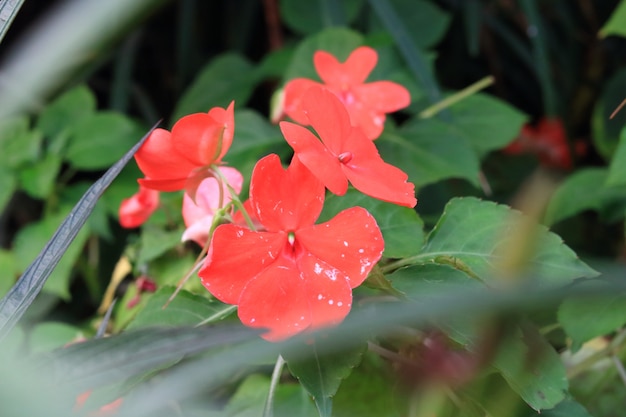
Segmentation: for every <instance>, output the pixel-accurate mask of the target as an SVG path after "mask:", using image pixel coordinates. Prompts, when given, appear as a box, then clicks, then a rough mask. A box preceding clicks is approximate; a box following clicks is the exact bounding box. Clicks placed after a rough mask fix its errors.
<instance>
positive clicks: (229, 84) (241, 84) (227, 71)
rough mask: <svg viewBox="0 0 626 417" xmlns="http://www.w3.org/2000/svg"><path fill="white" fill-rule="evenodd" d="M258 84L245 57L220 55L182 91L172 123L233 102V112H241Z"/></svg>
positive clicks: (253, 71)
mask: <svg viewBox="0 0 626 417" xmlns="http://www.w3.org/2000/svg"><path fill="white" fill-rule="evenodd" d="M258 81H259V74H258V73H257V72H256V71H255V67H254V66H252V64H251V63H250V62H249V61H248V60H246V59H245V58H244V57H242V56H241V55H238V54H235V53H227V54H223V55H220V56H218V57H217V58H214V59H213V60H212V61H211V62H209V64H208V65H207V66H205V67H204V68H203V69H202V70H201V71H200V72H199V74H198V76H197V77H196V79H195V80H194V81H193V83H192V84H191V85H190V86H189V88H187V90H185V93H184V94H183V96H182V97H181V99H180V100H179V101H178V105H177V106H176V110H174V115H173V116H172V123H174V122H176V121H177V120H178V119H180V118H181V117H183V116H186V115H188V114H191V113H198V112H202V113H206V112H208V111H209V110H210V109H211V108H212V107H215V106H220V107H224V108H225V107H227V106H228V105H229V104H230V102H231V101H233V100H234V101H235V106H236V107H235V109H238V108H243V106H244V105H245V104H246V102H247V101H248V98H249V97H250V95H251V94H252V91H253V90H254V88H255V86H256V84H257V83H258ZM236 113H237V110H235V114H236ZM237 129H238V127H235V132H237Z"/></svg>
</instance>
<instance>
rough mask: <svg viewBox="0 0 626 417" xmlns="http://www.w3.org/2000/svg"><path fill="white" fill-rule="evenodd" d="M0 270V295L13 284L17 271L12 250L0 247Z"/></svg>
mask: <svg viewBox="0 0 626 417" xmlns="http://www.w3.org/2000/svg"><path fill="white" fill-rule="evenodd" d="M0 271H2V275H0V295H4V294H6V292H7V291H8V290H9V289H10V288H11V287H12V286H13V284H15V279H16V278H17V276H18V272H19V270H18V268H17V263H16V262H15V254H14V253H13V252H12V251H9V250H6V249H0Z"/></svg>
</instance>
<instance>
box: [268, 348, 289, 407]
mask: <svg viewBox="0 0 626 417" xmlns="http://www.w3.org/2000/svg"><path fill="white" fill-rule="evenodd" d="M284 366H285V360H284V359H283V357H282V356H281V355H278V359H276V365H274V372H272V380H271V382H270V389H269V391H268V393H267V400H266V402H265V408H264V409H263V417H272V416H273V415H274V397H275V396H276V389H277V388H278V383H279V382H280V376H281V375H282V373H283V367H284Z"/></svg>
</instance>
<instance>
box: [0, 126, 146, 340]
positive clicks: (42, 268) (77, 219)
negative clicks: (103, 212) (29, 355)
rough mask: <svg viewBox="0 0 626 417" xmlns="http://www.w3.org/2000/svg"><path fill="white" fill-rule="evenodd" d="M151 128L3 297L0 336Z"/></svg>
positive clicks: (19, 314)
mask: <svg viewBox="0 0 626 417" xmlns="http://www.w3.org/2000/svg"><path fill="white" fill-rule="evenodd" d="M151 131H152V130H151ZM151 131H150V132H151ZM150 132H148V133H147V134H146V135H145V136H144V137H143V138H142V139H141V140H140V141H139V143H137V144H136V145H135V146H133V148H132V149H131V150H129V151H128V152H127V153H126V155H124V157H123V158H122V159H120V160H119V161H118V162H117V163H116V164H115V165H113V166H112V167H111V168H110V169H109V170H108V171H107V172H106V173H105V174H104V175H103V176H102V177H101V178H100V179H99V180H98V181H96V183H95V184H94V185H92V186H91V187H90V188H89V190H88V191H87V193H85V195H84V196H83V197H82V198H81V200H80V201H79V202H78V204H76V206H75V207H74V208H73V209H72V211H71V212H70V213H69V214H68V215H67V217H66V218H65V219H64V220H63V222H62V223H61V225H60V226H59V228H58V229H57V230H56V232H54V235H53V236H52V238H51V239H50V240H49V241H48V243H47V244H46V246H45V247H44V248H43V250H42V251H41V252H40V253H39V255H37V257H36V258H35V260H34V261H33V262H32V263H31V264H30V265H29V266H28V268H26V270H25V271H24V273H23V274H22V276H21V277H20V280H19V281H18V282H17V284H15V285H14V286H13V288H11V290H10V291H9V293H8V294H7V295H5V296H4V297H3V298H2V299H1V300H0V340H2V339H3V338H4V337H5V336H6V334H7V333H8V332H9V331H10V330H11V329H12V328H13V327H14V326H15V324H16V323H17V321H18V320H19V319H20V317H22V315H23V314H24V312H25V311H26V309H27V308H28V307H29V306H30V304H31V303H32V302H33V300H34V299H35V297H36V296H37V294H39V292H40V291H41V289H42V287H43V286H44V284H45V282H46V280H47V279H48V277H49V276H50V274H51V273H52V272H53V270H54V268H55V267H56V266H57V264H58V263H59V261H60V259H61V257H62V256H63V254H64V253H65V251H66V250H67V248H68V247H69V246H70V244H71V243H72V241H73V240H74V238H76V235H78V233H79V231H80V229H81V228H82V226H83V225H84V224H85V222H86V221H87V218H88V217H89V214H90V213H91V211H92V210H93V208H94V206H95V205H96V202H97V201H98V198H99V197H100V195H102V193H103V192H104V190H105V189H106V187H107V186H108V185H109V184H110V183H111V181H113V179H114V178H115V177H116V176H117V174H118V173H119V172H120V171H121V170H122V168H123V167H124V165H126V164H127V163H128V161H129V160H130V159H131V158H132V157H133V155H134V154H135V152H136V151H137V149H139V147H140V146H141V145H142V144H143V141H144V140H146V138H147V137H148V136H149V134H150Z"/></svg>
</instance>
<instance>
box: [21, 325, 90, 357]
mask: <svg viewBox="0 0 626 417" xmlns="http://www.w3.org/2000/svg"><path fill="white" fill-rule="evenodd" d="M80 335H81V331H80V330H79V329H78V328H76V327H74V326H70V325H69V324H67V323H62V322H47V323H41V324H38V325H37V326H35V328H34V329H33V330H32V332H31V333H30V335H29V339H28V343H29V346H30V351H31V352H33V353H37V352H48V351H51V350H52V349H56V348H60V347H63V346H65V345H67V344H68V343H70V342H72V341H74V340H75V339H76V338H77V337H78V336H80Z"/></svg>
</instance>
